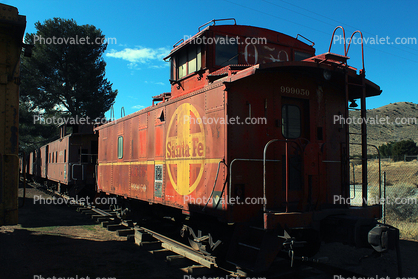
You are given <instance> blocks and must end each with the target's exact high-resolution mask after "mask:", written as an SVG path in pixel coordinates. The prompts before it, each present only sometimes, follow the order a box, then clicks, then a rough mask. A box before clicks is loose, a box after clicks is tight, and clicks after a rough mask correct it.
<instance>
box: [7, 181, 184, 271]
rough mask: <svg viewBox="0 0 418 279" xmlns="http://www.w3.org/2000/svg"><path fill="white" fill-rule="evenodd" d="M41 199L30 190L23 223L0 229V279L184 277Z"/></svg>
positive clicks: (71, 210)
mask: <svg viewBox="0 0 418 279" xmlns="http://www.w3.org/2000/svg"><path fill="white" fill-rule="evenodd" d="M20 192H21V189H20ZM20 194H21V193H20ZM39 195H41V196H42V197H44V198H45V197H48V195H47V194H45V193H43V192H41V191H39V190H37V189H33V188H28V189H27V191H26V197H27V198H26V201H25V205H24V207H23V208H21V209H20V210H19V224H18V225H16V226H3V227H0V279H26V278H30V279H41V278H48V277H52V276H55V277H56V278H58V277H65V278H67V277H74V278H77V279H81V278H83V277H84V278H87V276H89V278H90V279H91V278H115V279H123V278H155V279H156V278H183V275H184V273H182V272H181V271H180V270H178V274H176V273H175V272H176V269H173V267H169V266H167V265H166V264H165V262H164V261H163V260H156V259H155V258H154V257H153V256H152V255H151V254H150V253H149V252H147V251H145V250H143V249H141V248H140V247H138V246H136V245H134V244H133V243H130V242H127V241H126V238H124V237H118V236H117V235H116V233H114V232H109V231H107V230H106V229H104V228H102V227H101V226H100V225H99V224H96V223H95V222H94V221H93V220H91V219H90V218H89V217H88V216H86V215H83V214H80V213H78V212H76V211H75V210H74V208H70V207H67V206H64V205H45V204H43V205H40V204H39V203H37V204H34V196H39ZM20 202H21V201H20ZM173 272H174V273H173ZM40 276H42V277H40ZM76 276H78V277H76Z"/></svg>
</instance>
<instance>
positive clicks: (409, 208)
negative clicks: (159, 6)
mask: <svg viewBox="0 0 418 279" xmlns="http://www.w3.org/2000/svg"><path fill="white" fill-rule="evenodd" d="M380 165H381V177H380V185H381V187H380V190H379V160H376V159H372V160H369V161H368V164H367V173H368V175H367V177H368V197H367V204H368V205H373V204H378V203H380V204H382V207H383V208H382V219H381V220H380V222H382V223H386V224H389V225H392V226H394V227H397V228H398V229H399V230H400V233H401V238H403V239H412V240H418V161H417V160H413V161H406V162H405V161H401V162H393V161H390V160H381V164H380ZM350 183H351V204H352V205H361V203H362V201H363V199H364V198H363V196H362V191H361V189H362V167H361V164H359V162H353V163H352V164H351V165H350Z"/></svg>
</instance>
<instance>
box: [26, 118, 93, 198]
mask: <svg viewBox="0 0 418 279" xmlns="http://www.w3.org/2000/svg"><path fill="white" fill-rule="evenodd" d="M97 152H98V145H97V135H96V134H94V133H93V125H62V126H61V127H60V137H59V139H57V140H55V141H52V142H50V143H48V144H46V145H44V146H42V147H40V148H39V149H36V150H35V151H33V152H31V153H30V155H29V162H28V164H29V167H28V169H29V175H30V176H32V177H33V178H34V179H36V180H39V181H43V182H44V183H45V184H46V185H48V186H51V187H52V188H57V189H58V191H59V192H62V193H66V194H69V195H70V196H75V195H77V194H79V193H80V192H81V191H82V190H85V193H84V194H93V193H94V191H95V189H94V185H95V183H96V175H95V174H96V172H95V165H96V161H97Z"/></svg>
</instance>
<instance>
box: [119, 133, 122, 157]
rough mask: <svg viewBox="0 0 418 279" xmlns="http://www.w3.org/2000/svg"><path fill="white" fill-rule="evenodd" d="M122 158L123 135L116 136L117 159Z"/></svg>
mask: <svg viewBox="0 0 418 279" xmlns="http://www.w3.org/2000/svg"><path fill="white" fill-rule="evenodd" d="M122 158H123V137H122V136H120V137H118V159H122Z"/></svg>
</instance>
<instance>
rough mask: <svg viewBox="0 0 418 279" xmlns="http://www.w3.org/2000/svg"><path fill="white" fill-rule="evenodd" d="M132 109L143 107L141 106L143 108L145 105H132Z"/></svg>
mask: <svg viewBox="0 0 418 279" xmlns="http://www.w3.org/2000/svg"><path fill="white" fill-rule="evenodd" d="M131 108H132V109H143V108H145V106H142V105H136V106H133V107H131Z"/></svg>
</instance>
